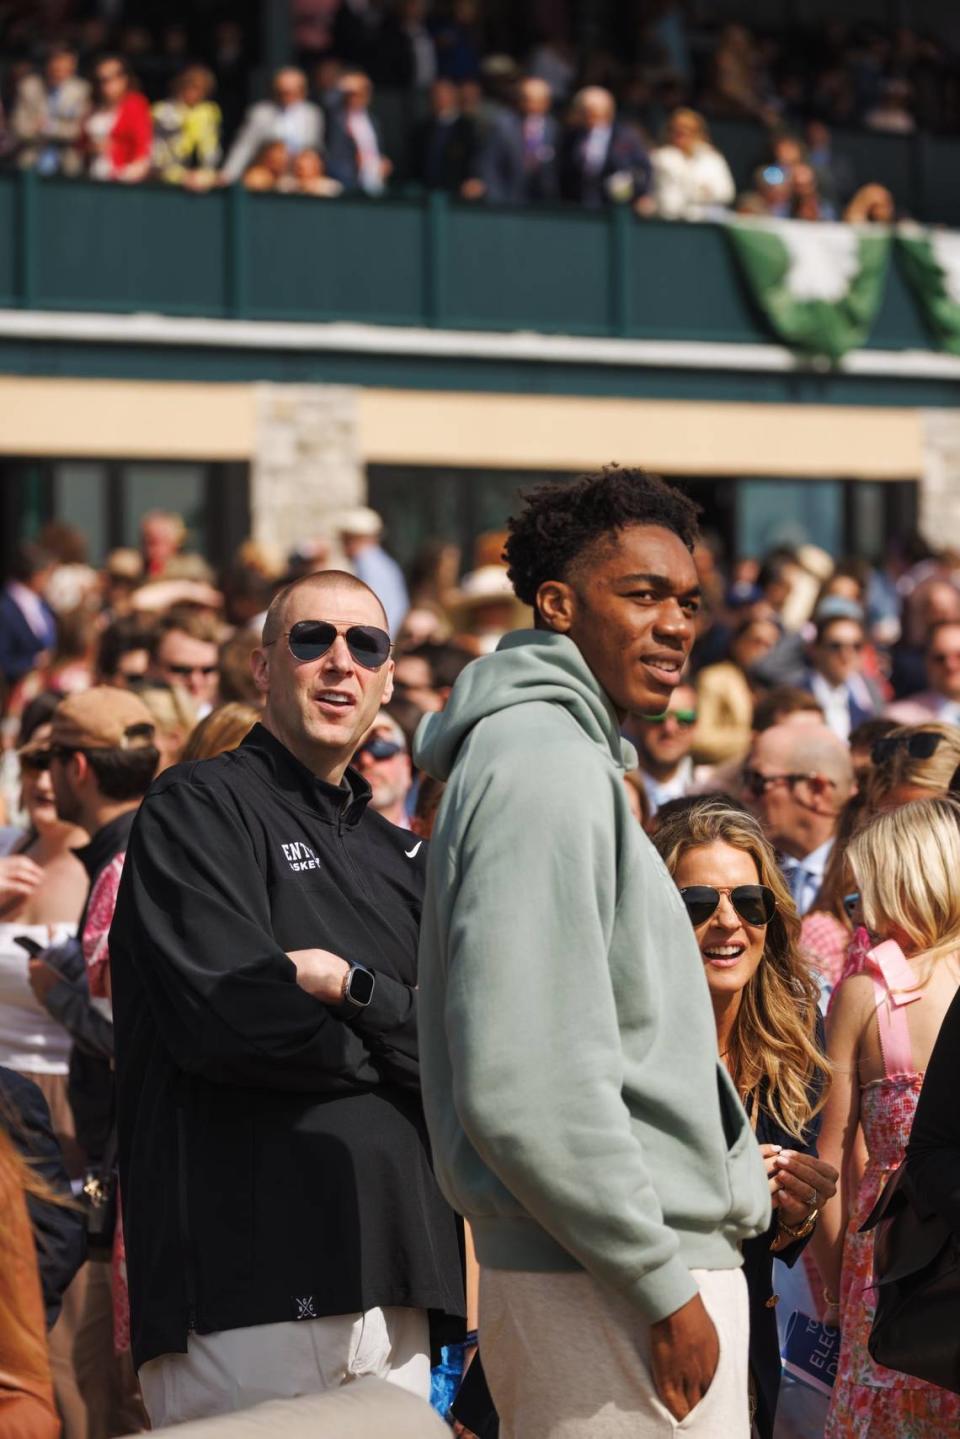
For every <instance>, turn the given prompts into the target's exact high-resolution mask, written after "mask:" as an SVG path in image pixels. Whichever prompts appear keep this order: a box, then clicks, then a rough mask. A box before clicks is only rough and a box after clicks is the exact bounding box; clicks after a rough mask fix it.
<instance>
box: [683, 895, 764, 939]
mask: <svg viewBox="0 0 960 1439" xmlns="http://www.w3.org/2000/svg"><path fill="white" fill-rule="evenodd" d="M724 894H725V895H727V896H728V898H729V900H730V903H731V904H732V905H733V907H734V909H735V910H736V911H737V914H738V915H739V916H740V918H741V919H742V920H743V922H744V924H750V925H755V926H762V925H765V924H769V923H770V921H771V919H773V916H774V915H775V914H776V912H777V899H776V895H775V894H774V892H773V890H772V889H768V888H767V886H766V885H765V884H738V885H737V887H736V888H735V889H714V887H713V885H712V884H691V885H688V886H687V887H686V888H685V889H681V891H680V898H681V899H682V900H683V902H684V904H685V905H686V907H687V914H688V915H689V916H690V923H691V924H692V925H693V927H694V929H699V928H700V926H701V924H706V922H707V920H708V919H710V918H711V916H712V915H714V914H716V912H717V910H718V909H719V908H720V896H721V895H724Z"/></svg>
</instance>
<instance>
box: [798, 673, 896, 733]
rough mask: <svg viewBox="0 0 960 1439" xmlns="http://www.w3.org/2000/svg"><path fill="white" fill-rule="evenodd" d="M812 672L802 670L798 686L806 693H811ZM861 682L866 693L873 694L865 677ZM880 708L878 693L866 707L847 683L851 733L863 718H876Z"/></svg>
mask: <svg viewBox="0 0 960 1439" xmlns="http://www.w3.org/2000/svg"><path fill="white" fill-rule="evenodd" d="M812 673H813V672H812V671H811V670H809V669H808V670H806V671H805V672H804V676H803V679H802V680H801V681H800V688H801V689H804V690H806V691H807V693H808V694H813V683H812ZM863 684H864V688H865V689H866V691H867V692H868V694H869V695H871V696H874V695H875V691H874V689H873V686H872V685H871V683H870V681H869V680H868V679H866V677H863ZM814 699H816V695H814ZM881 708H882V701H881V699H880V696H879V695H876V696H875V699H874V702H873V703H871V705H870V706H869V707H868V706H866V705H862V704H860V703H859V701H858V700H857V697H856V695H855V694H854V693H853V691H852V690H851V689H850V687H849V685H848V686H847V709H848V710H849V712H850V732H851V734H852V733H853V731H854V730H855V729H856V728H857V726H858V725H861V724H863V722H864V720H870V719H876V717H877V715H878V714H879V713H880V710H881Z"/></svg>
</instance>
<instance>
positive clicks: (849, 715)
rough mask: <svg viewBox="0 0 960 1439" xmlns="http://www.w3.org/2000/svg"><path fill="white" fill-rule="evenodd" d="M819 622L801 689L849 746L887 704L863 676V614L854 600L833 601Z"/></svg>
mask: <svg viewBox="0 0 960 1439" xmlns="http://www.w3.org/2000/svg"><path fill="white" fill-rule="evenodd" d="M813 619H814V624H815V626H816V635H815V637H814V640H813V643H812V644H811V645H810V648H809V651H808V658H809V663H808V666H807V669H806V672H805V674H804V677H803V680H802V681H801V688H803V689H805V690H808V691H809V692H810V694H812V695H813V697H814V699H815V700H816V701H817V703H818V704H819V706H820V708H821V709H822V710H823V715H824V719H825V720H826V722H827V724H828V725H829V727H830V729H832V730H833V732H834V734H835V735H836V736H837V738H838V739H842V740H844V741H846V740H848V739H849V738H850V734H851V732H852V731H853V730H855V729H856V728H857V725H859V724H862V723H863V721H864V720H868V719H872V718H873V716H874V715H875V714H877V713H878V712H879V709H880V703H881V700H880V694H879V692H878V691H877V689H876V688H875V687H874V686H873V685H872V684H871V682H870V680H869V679H868V678H867V676H866V675H865V674H864V672H863V656H864V650H865V648H866V636H865V634H864V628H863V610H862V609H861V608H860V606H859V605H858V604H857V603H856V602H855V601H854V600H848V599H844V598H843V596H842V595H830V596H828V597H827V599H825V600H823V601H821V603H820V604H819V605H818V607H817V611H816V614H815V615H814V617H813Z"/></svg>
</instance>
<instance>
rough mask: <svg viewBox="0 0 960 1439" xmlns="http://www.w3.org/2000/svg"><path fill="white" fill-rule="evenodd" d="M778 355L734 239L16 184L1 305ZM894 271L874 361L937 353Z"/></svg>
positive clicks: (5, 196)
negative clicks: (891, 353) (516, 333)
mask: <svg viewBox="0 0 960 1439" xmlns="http://www.w3.org/2000/svg"><path fill="white" fill-rule="evenodd" d="M14 307H16V308H25V309H37V310H72V311H88V312H89V311H95V312H101V313H102V312H113V313H124V314H129V313H133V312H139V311H146V312H152V313H160V314H166V315H205V316H211V317H226V318H231V319H255V320H295V321H317V320H352V321H356V322H360V323H367V324H395V325H424V326H431V327H434V328H449V329H483V330H532V331H535V332H536V331H539V332H541V333H544V334H547V333H553V334H557V333H560V334H569V335H600V336H604V335H605V336H617V337H629V338H644V339H672V340H677V339H684V340H714V341H717V340H724V341H732V342H739V343H749V342H754V343H756V342H764V341H769V340H770V339H771V334H770V332H769V330H768V328H767V327H766V325H765V323H764V320H763V318H762V316H761V315H760V314H758V313H757V311H756V310H755V309H754V307H753V305H752V303H751V301H750V299H749V297H748V296H747V294H746V292H745V290H744V287H743V284H742V281H741V278H740V275H739V273H738V271H737V269H736V267H735V264H734V261H733V258H732V256H731V254H730V251H729V248H728V244H727V241H726V237H725V236H724V234H723V231H722V228H721V227H719V226H715V225H690V224H680V223H669V222H665V221H646V222H640V221H638V220H635V219H634V218H633V216H632V215H631V214H630V212H629V211H627V210H623V209H618V208H614V209H611V210H609V211H608V212H604V213H600V214H598V213H590V212H584V211H581V210H577V209H572V208H571V209H565V208H562V207H557V208H549V209H544V210H540V209H536V210H534V209H524V210H494V209H488V208H484V207H482V206H475V205H468V204H458V203H450V202H449V201H447V200H446V199H445V198H444V197H442V196H437V195H430V196H424V197H422V198H421V197H417V198H411V199H404V198H397V199H387V200H382V201H368V200H365V199H354V198H345V199H341V200H317V199H309V198H303V197H299V196H288V195H262V194H247V193H246V192H245V191H243V190H241V189H237V188H233V189H229V190H219V191H216V192H214V193H211V194H208V195H193V194H189V193H187V192H185V191H181V190H176V189H171V188H168V187H164V186H153V185H144V186H136V187H128V186H124V185H100V184H95V183H92V182H87V181H78V180H73V181H71V180H60V179H49V180H43V179H39V178H38V177H36V176H34V175H32V174H20V175H11V174H8V175H3V176H0V308H14ZM930 346H931V339H930V336H929V333H928V332H927V330H926V328H925V326H924V324H923V321H922V319H921V317H920V315H919V314H918V312H917V310H916V308H915V307H914V303H913V300H912V298H911V297H910V294H909V292H908V290H907V288H906V285H905V282H904V280H903V278H902V276H901V275H900V272H899V269H898V267H897V265H896V264H893V265H892V266H891V268H890V275H889V280H888V283H887V291H886V295H885V298H884V303H883V308H882V310H881V312H880V314H879V316H878V318H877V321H876V323H875V325H874V327H873V331H872V334H871V339H870V347H871V348H879V349H904V348H929V347H930Z"/></svg>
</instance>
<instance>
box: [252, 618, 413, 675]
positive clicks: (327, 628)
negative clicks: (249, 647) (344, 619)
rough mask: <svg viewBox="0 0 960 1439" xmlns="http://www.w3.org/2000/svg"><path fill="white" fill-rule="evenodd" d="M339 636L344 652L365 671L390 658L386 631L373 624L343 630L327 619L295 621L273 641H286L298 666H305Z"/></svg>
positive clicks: (377, 667) (328, 647)
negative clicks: (343, 641) (343, 640)
mask: <svg viewBox="0 0 960 1439" xmlns="http://www.w3.org/2000/svg"><path fill="white" fill-rule="evenodd" d="M341 634H342V635H343V637H344V639H345V640H346V642H347V649H348V650H349V651H350V653H351V655H352V656H353V658H354V659H355V660H356V662H357V664H358V665H360V666H361V667H362V668H363V669H365V670H378V669H380V668H381V667H382V666H383V665H384V664H385V663H386V662H387V660H388V659H389V658H390V650H391V648H392V646H391V643H390V636H389V635H388V634H387V632H386V630H379V629H377V627H376V625H347V626H346V627H344V626H342V625H335V624H331V623H330V621H329V620H298V621H297V623H296V624H295V625H293V626H292V628H291V629H289V630H287V631H286V634H285V635H278V636H277V639H284V638H286V641H287V645H288V646H289V649H290V653H291V654H292V655H293V657H294V659H295V660H299V662H300V663H301V664H309V663H310V661H311V660H318V659H320V657H321V655H325V654H326V653H327V650H329V649H331V648H332V646H333V645H334V644H335V642H336V638H337V635H341ZM276 642H277V640H267V645H275V644H276ZM264 648H266V645H264Z"/></svg>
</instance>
